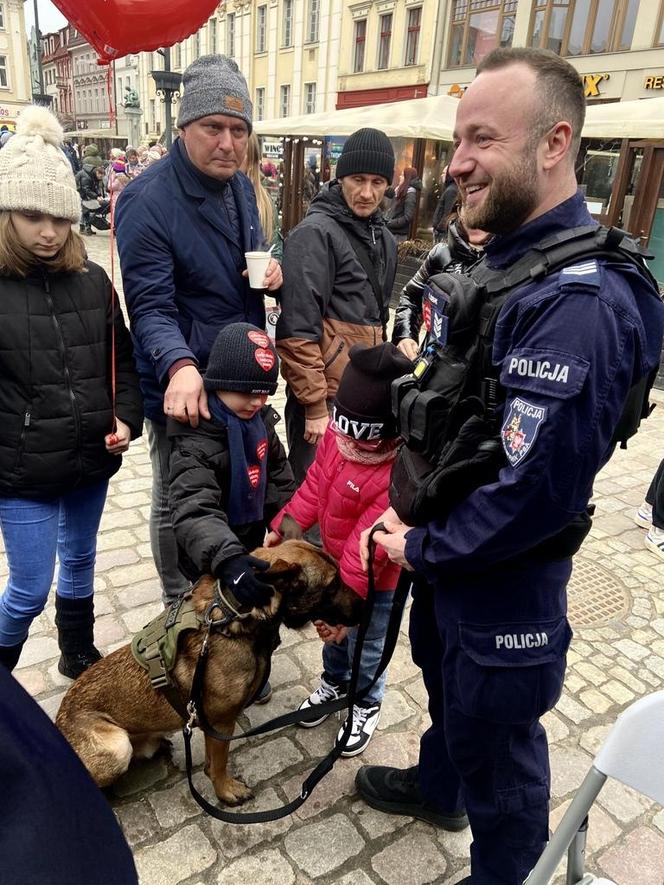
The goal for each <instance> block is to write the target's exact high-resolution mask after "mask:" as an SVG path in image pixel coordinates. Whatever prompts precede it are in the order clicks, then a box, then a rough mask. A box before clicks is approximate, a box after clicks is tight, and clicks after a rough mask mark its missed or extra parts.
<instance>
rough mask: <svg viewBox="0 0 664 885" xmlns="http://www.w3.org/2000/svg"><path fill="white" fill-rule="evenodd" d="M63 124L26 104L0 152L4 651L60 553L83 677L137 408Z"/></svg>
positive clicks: (68, 635) (31, 612)
mask: <svg viewBox="0 0 664 885" xmlns="http://www.w3.org/2000/svg"><path fill="white" fill-rule="evenodd" d="M62 135H63V133H62V128H61V127H60V124H59V123H58V121H57V120H56V119H55V117H54V116H53V115H52V114H51V113H50V112H49V111H48V110H46V109H45V108H40V107H29V108H26V109H25V110H24V111H23V113H22V114H21V117H20V119H19V123H18V126H17V130H16V135H14V136H13V138H11V139H10V141H9V142H8V143H7V144H6V145H5V147H3V149H2V150H1V151H0V377H2V384H1V385H0V420H1V422H2V435H1V436H0V529H1V530H2V534H3V537H4V542H5V551H6V557H7V561H8V565H9V576H8V579H7V584H6V587H5V589H4V592H3V593H2V595H1V596H0V664H3V665H4V666H5V667H7V668H8V669H10V670H11V669H13V667H14V666H16V664H17V662H18V659H19V655H20V653H21V648H22V646H23V643H24V641H25V639H26V637H27V634H28V629H29V627H30V624H31V623H32V621H33V619H34V618H35V617H36V616H37V615H38V614H39V613H40V612H41V611H42V609H43V608H44V606H45V604H46V599H47V596H48V592H49V588H50V586H51V581H52V580H53V573H54V569H55V558H56V554H57V556H58V559H59V562H60V568H59V573H58V583H57V589H56V599H55V610H56V616H55V620H56V624H57V627H58V640H59V645H60V650H61V652H62V656H61V658H60V661H59V663H58V669H59V670H60V672H61V673H63V674H64V675H66V676H70V677H72V678H75V677H76V676H78V675H79V674H80V673H81V672H82V671H83V670H84V669H85V668H86V667H88V666H89V665H90V664H91V663H93V662H94V661H95V660H97V659H98V658H99V657H100V654H99V652H98V651H97V649H96V648H95V646H94V641H93V623H94V612H93V600H92V592H93V579H94V562H95V550H96V536H97V530H98V528H99V521H100V519H101V514H102V509H103V507H104V502H105V499H106V491H107V487H108V480H109V478H110V477H111V476H112V475H113V474H114V473H115V472H116V471H117V470H118V469H119V467H120V463H121V457H120V455H121V453H122V452H123V451H125V450H126V449H127V448H128V446H129V440H130V439H131V438H134V437H136V436H138V435H139V434H140V432H141V426H142V407H141V397H140V392H139V388H138V381H137V377H136V374H135V371H134V365H133V358H132V345H131V339H130V337H129V333H128V332H127V329H126V326H125V324H124V320H123V317H122V312H121V310H120V307H119V305H118V304H114V299H113V298H112V288H111V283H110V281H109V279H108V277H107V276H106V273H105V272H104V271H103V270H102V268H101V267H98V266H97V265H96V264H93V263H92V262H90V261H87V260H86V254H85V248H84V246H83V241H82V240H81V239H80V237H79V236H78V234H77V233H75V232H74V231H72V223H73V222H77V221H78V220H79V216H80V202H79V197H78V192H77V190H76V184H75V182H74V175H73V172H72V168H71V165H70V163H69V161H68V159H67V157H66V156H65V154H64V153H63V151H62ZM113 329H114V335H115V344H114V345H113V334H112V333H113ZM113 349H114V350H115V360H114V361H113V359H112V350H113ZM113 362H114V363H115V368H114V374H115V387H116V391H115V404H114V403H113V392H112V386H113V385H112V377H111V376H112V368H111V367H112V365H113Z"/></svg>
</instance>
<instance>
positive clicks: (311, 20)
mask: <svg viewBox="0 0 664 885" xmlns="http://www.w3.org/2000/svg"><path fill="white" fill-rule="evenodd" d="M319 19H320V0H309V14H308V16H307V39H306V42H307V43H318V22H319Z"/></svg>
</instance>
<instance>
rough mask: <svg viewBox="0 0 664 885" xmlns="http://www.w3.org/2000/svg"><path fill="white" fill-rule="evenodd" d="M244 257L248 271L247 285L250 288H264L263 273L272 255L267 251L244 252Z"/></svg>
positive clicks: (265, 271)
mask: <svg viewBox="0 0 664 885" xmlns="http://www.w3.org/2000/svg"><path fill="white" fill-rule="evenodd" d="M244 257H245V259H246V261H247V270H248V271H249V285H250V286H251V288H252V289H264V288H265V285H264V284H265V274H266V273H267V269H268V266H269V264H270V258H271V257H272V256H271V255H270V253H269V252H245V253H244Z"/></svg>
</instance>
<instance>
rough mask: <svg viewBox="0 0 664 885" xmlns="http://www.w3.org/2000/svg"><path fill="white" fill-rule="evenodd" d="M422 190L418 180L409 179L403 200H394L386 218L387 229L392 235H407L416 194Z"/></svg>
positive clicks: (415, 202) (416, 197) (413, 211)
mask: <svg viewBox="0 0 664 885" xmlns="http://www.w3.org/2000/svg"><path fill="white" fill-rule="evenodd" d="M421 190H422V182H421V180H420V179H419V178H413V179H411V182H410V184H409V185H408V190H407V191H406V196H405V197H404V198H403V200H397V199H395V200H394V202H393V203H392V206H391V207H390V211H389V213H388V216H387V229H388V230H390V231H392V233H393V234H395V235H396V234H399V235H406V236H407V235H408V234H409V233H410V224H411V222H412V220H413V217H414V215H415V207H416V206H417V200H418V194H419V192H420V191H421Z"/></svg>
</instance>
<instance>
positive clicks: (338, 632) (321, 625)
mask: <svg viewBox="0 0 664 885" xmlns="http://www.w3.org/2000/svg"><path fill="white" fill-rule="evenodd" d="M314 627H315V628H316V632H317V633H318V636H319V638H320V639H322V641H323V642H327V643H329V642H336V643H339V642H343V640H344V639H345V638H346V636H347V635H348V627H344V626H343V625H342V624H337V625H336V626H335V627H333V626H332V625H331V624H326V623H325V621H314Z"/></svg>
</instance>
